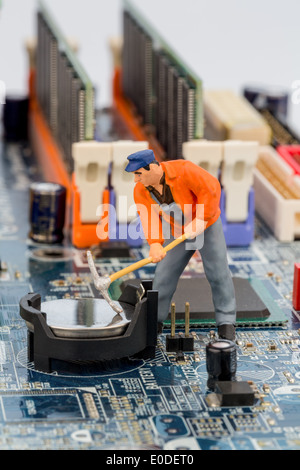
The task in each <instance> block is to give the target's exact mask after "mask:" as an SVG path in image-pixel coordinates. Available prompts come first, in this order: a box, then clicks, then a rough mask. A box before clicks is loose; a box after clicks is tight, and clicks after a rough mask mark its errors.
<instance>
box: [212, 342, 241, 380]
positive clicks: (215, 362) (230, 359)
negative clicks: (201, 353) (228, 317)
mask: <svg viewBox="0 0 300 470" xmlns="http://www.w3.org/2000/svg"><path fill="white" fill-rule="evenodd" d="M236 369H237V353H236V345H235V343H233V342H232V341H229V340H227V339H219V340H216V341H212V342H210V343H209V344H208V345H207V346H206V370H207V373H208V380H207V386H208V388H210V389H214V385H215V382H218V381H232V380H235V374H236Z"/></svg>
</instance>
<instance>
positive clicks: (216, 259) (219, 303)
mask: <svg viewBox="0 0 300 470" xmlns="http://www.w3.org/2000/svg"><path fill="white" fill-rule="evenodd" d="M203 236H204V240H203V243H200V245H198V244H197V245H196V246H201V245H202V248H200V249H199V251H200V253H201V257H202V262H203V267H204V272H205V275H206V278H207V280H208V282H209V284H210V287H211V292H212V299H213V304H214V308H215V320H216V325H217V326H219V325H222V324H224V323H230V324H235V321H236V301H235V292H234V286H233V282H232V276H231V272H230V270H229V267H228V261H227V247H226V243H225V238H224V233H223V227H222V222H221V219H220V218H219V219H218V220H217V221H216V222H215V223H214V224H213V225H211V226H210V227H208V228H207V229H206V230H205V231H204V234H202V235H199V237H203ZM197 238H198V237H197ZM196 240H197V239H196ZM171 241H172V239H171V240H168V241H167V242H165V245H168V244H169V243H170V242H171ZM187 243H191V241H186V242H183V243H181V244H179V245H177V246H176V247H175V248H173V250H170V251H169V252H168V253H167V255H166V256H165V258H164V259H163V260H162V261H160V262H159V263H157V266H156V270H155V277H154V281H153V289H154V290H157V291H158V321H159V322H163V321H165V320H166V318H167V317H168V314H169V309H170V304H171V301H172V297H173V295H174V292H175V290H176V287H177V284H178V280H179V278H180V276H181V274H182V272H183V270H184V268H185V267H186V265H187V264H188V262H189V260H190V259H191V257H192V255H193V254H194V253H195V250H194V249H187V246H186V244H187ZM187 301H188V299H187Z"/></svg>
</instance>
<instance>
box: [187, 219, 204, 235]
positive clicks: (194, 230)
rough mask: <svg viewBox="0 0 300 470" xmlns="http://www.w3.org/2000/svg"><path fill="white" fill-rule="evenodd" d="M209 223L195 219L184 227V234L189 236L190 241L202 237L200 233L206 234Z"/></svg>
mask: <svg viewBox="0 0 300 470" xmlns="http://www.w3.org/2000/svg"><path fill="white" fill-rule="evenodd" d="M206 225H207V222H205V221H204V220H201V219H196V218H195V219H193V220H192V222H190V223H189V224H187V225H186V226H185V227H184V233H185V234H187V235H188V237H187V238H188V240H192V239H193V238H195V237H197V236H198V235H200V233H202V232H204V230H205V227H206Z"/></svg>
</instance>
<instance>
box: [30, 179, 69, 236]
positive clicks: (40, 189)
mask: <svg viewBox="0 0 300 470" xmlns="http://www.w3.org/2000/svg"><path fill="white" fill-rule="evenodd" d="M65 211H66V188H65V187H64V186H61V185H60V184H56V183H39V182H37V183H32V184H31V185H30V210H29V218H30V227H31V230H30V233H29V237H30V238H31V239H32V240H34V241H35V242H37V243H47V244H52V243H60V242H61V241H62V240H63V238H64V234H63V228H64V224H65Z"/></svg>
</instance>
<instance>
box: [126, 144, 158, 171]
mask: <svg viewBox="0 0 300 470" xmlns="http://www.w3.org/2000/svg"><path fill="white" fill-rule="evenodd" d="M127 160H129V163H128V165H127V167H126V168H125V171H128V172H131V171H136V170H139V169H140V168H144V166H146V165H149V163H151V162H153V160H155V156H154V153H153V150H150V149H147V150H140V151H139V152H135V153H132V154H131V155H129V156H128V157H127Z"/></svg>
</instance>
